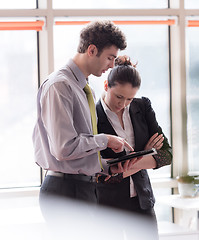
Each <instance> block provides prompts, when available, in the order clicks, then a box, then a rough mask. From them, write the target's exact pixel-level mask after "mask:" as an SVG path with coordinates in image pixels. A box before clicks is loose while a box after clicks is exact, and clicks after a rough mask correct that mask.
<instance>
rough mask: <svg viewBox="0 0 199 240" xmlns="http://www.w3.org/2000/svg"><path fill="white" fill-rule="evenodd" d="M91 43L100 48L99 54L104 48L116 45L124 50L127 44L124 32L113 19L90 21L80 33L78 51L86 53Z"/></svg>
mask: <svg viewBox="0 0 199 240" xmlns="http://www.w3.org/2000/svg"><path fill="white" fill-rule="evenodd" d="M90 44H94V45H95V46H96V47H97V49H98V56H99V55H100V54H101V52H102V50H103V49H104V48H107V47H110V46H112V45H115V46H116V47H117V48H118V49H120V50H124V49H125V48H126V46H127V43H126V37H125V35H124V34H123V32H122V31H121V30H120V29H119V28H118V27H117V26H116V25H114V23H113V22H111V21H108V20H106V21H94V22H91V23H89V24H88V25H87V26H86V27H85V28H83V29H82V31H81V33H80V42H79V46H78V49H77V51H78V52H79V53H85V52H86V50H87V49H88V46H89V45H90Z"/></svg>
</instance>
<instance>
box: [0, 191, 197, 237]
mask: <svg viewBox="0 0 199 240" xmlns="http://www.w3.org/2000/svg"><path fill="white" fill-rule="evenodd" d="M68 213H69V214H68V216H67V217H66V219H67V221H68V222H67V223H64V224H63V228H65V229H67V226H72V225H71V222H72V223H74V224H73V225H75V224H78V220H77V218H75V219H72V218H71V217H69V216H71V215H70V214H71V212H70V210H69V212H68ZM98 213H99V212H98ZM98 213H97V214H95V216H94V217H95V219H96V222H95V225H93V226H97V227H96V229H95V228H94V233H93V234H94V235H95V234H96V231H98V233H97V234H98V235H101V232H103V233H102V235H104V234H105V236H106V238H110V237H111V236H112V237H111V238H110V239H119V240H127V239H129V240H130V239H136V238H135V235H134V237H133V238H132V235H130V234H128V231H125V229H124V230H122V232H117V231H118V227H117V229H114V228H113V229H112V226H111V225H110V226H109V228H107V229H111V230H110V233H109V232H104V230H105V228H104V226H103V227H102V228H101V226H100V225H99V222H98V219H99V218H100V214H101V216H103V211H101V210H100V214H98ZM110 216H111V215H110ZM80 217H81V219H80V220H79V224H84V223H85V221H86V217H85V216H82V215H81V214H80ZM106 220H107V219H106ZM114 221H115V219H114ZM69 222H70V224H69ZM107 222H110V223H111V222H113V220H112V219H111V217H110V221H109V220H108V221H107ZM107 222H106V223H107ZM137 222H139V221H138V218H137ZM96 223H97V224H96ZM141 224H142V223H140V225H141ZM91 225H92V224H91ZM93 226H91V228H92V229H93ZM130 226H132V222H131V223H130ZM158 226H159V235H160V240H178V239H180V240H185V239H188V240H195V239H197V240H198V239H199V235H198V233H196V232H193V231H192V232H191V231H188V230H186V229H182V228H181V227H179V226H176V225H175V224H172V223H168V222H160V223H158ZM51 227H52V226H51ZM80 229H81V230H80V232H79V233H78V230H77V228H75V227H74V229H71V227H70V232H71V234H72V236H71V238H70V240H71V239H72V240H73V239H74V240H76V239H88V234H89V233H88V232H87V235H86V237H85V238H84V237H82V233H83V231H84V230H83V229H84V228H80ZM142 229H143V227H142ZM51 230H52V229H49V226H48V225H47V224H46V222H45V219H44V218H43V216H42V214H41V211H40V208H39V201H38V195H34V196H26V197H1V198H0V239H2V240H11V239H15V240H18V239H20V240H46V239H48V240H49V239H50V240H56V239H55V238H56V237H55V235H53V234H51ZM114 232H115V234H114ZM73 233H74V234H73ZM78 234H79V238H78V237H77V235H78ZM109 234H110V236H109ZM102 235H101V236H102ZM113 236H114V237H113ZM100 238H101V237H100ZM57 239H60V237H59V238H57ZM63 239H68V238H65V237H64V238H63ZM90 239H94V238H93V236H92V237H91V238H90ZM95 239H96V238H95ZM138 239H139V240H141V239H140V238H138Z"/></svg>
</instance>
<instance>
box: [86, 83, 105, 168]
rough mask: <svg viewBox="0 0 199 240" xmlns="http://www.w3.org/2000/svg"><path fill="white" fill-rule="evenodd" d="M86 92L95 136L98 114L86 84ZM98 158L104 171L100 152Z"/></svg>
mask: <svg viewBox="0 0 199 240" xmlns="http://www.w3.org/2000/svg"><path fill="white" fill-rule="evenodd" d="M84 92H85V93H86V97H87V100H88V105H89V108H90V113H91V122H92V129H93V134H94V135H95V134H97V133H98V132H97V119H96V112H95V103H94V100H93V95H92V92H91V89H90V87H89V85H88V84H86V86H85V87H84ZM98 157H99V162H100V166H101V170H103V166H102V161H101V156H100V152H98Z"/></svg>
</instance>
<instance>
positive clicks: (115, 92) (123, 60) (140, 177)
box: [96, 56, 172, 218]
mask: <svg viewBox="0 0 199 240" xmlns="http://www.w3.org/2000/svg"><path fill="white" fill-rule="evenodd" d="M140 84H141V78H140V75H139V73H138V72H137V70H136V69H135V65H133V64H132V63H131V61H130V59H129V58H128V57H127V56H122V57H118V58H117V59H116V60H115V67H114V68H113V69H112V70H111V72H110V74H109V75H108V80H107V81H105V84H104V89H105V94H104V95H103V96H102V98H101V100H99V102H98V103H97V105H96V109H97V115H98V132H99V133H107V134H113V135H118V136H120V137H122V138H124V139H125V140H126V141H127V142H129V143H130V144H131V146H132V147H133V148H134V150H135V151H141V150H144V149H145V150H147V149H151V148H155V149H156V150H157V154H156V155H153V156H145V157H142V158H141V159H139V160H136V161H133V160H131V161H127V162H126V163H125V164H124V165H122V164H118V165H117V166H113V167H110V168H109V174H110V175H113V174H115V173H122V172H123V174H119V177H118V179H117V178H115V181H111V179H109V180H108V181H107V182H104V185H105V184H106V188H101V186H102V184H103V183H100V184H98V192H97V194H98V195H99V201H100V203H101V204H104V205H108V206H112V207H116V208H120V209H125V210H130V211H135V212H139V213H143V214H145V215H146V216H147V215H148V216H152V217H154V218H155V213H154V210H153V207H154V203H155V199H154V196H153V191H152V188H151V184H150V180H149V177H148V173H147V170H146V169H150V168H152V169H157V168H160V167H162V166H165V165H169V164H171V161H172V153H171V147H170V146H169V143H168V140H167V138H166V137H165V135H164V134H163V132H162V129H161V127H160V126H159V125H158V122H157V120H156V117H155V113H154V110H153V109H152V107H151V102H150V100H149V99H148V98H145V97H142V98H135V95H136V93H137V91H138V90H139V88H140ZM126 153H127V152H126V151H125V150H124V151H123V152H122V153H120V154H118V153H114V152H113V151H112V150H111V149H109V148H107V149H105V150H103V151H101V156H102V158H103V159H107V158H115V157H119V156H121V155H125V154H126ZM112 179H114V178H112ZM116 180H117V181H116Z"/></svg>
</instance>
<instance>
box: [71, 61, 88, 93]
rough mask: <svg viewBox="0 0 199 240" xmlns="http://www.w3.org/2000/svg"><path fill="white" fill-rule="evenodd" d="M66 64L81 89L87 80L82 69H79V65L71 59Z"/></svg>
mask: <svg viewBox="0 0 199 240" xmlns="http://www.w3.org/2000/svg"><path fill="white" fill-rule="evenodd" d="M67 66H68V67H69V68H70V70H71V72H72V73H73V75H74V77H75V78H76V80H77V81H78V83H79V85H80V87H81V88H82V89H83V88H84V87H85V86H86V83H87V80H86V77H85V76H84V74H83V73H82V71H81V70H80V69H79V67H78V66H77V65H76V64H75V62H74V61H73V60H72V59H70V60H69V61H68V63H67Z"/></svg>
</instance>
